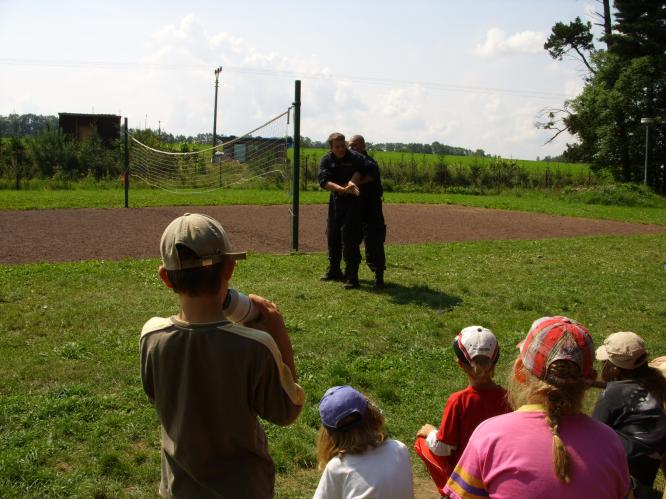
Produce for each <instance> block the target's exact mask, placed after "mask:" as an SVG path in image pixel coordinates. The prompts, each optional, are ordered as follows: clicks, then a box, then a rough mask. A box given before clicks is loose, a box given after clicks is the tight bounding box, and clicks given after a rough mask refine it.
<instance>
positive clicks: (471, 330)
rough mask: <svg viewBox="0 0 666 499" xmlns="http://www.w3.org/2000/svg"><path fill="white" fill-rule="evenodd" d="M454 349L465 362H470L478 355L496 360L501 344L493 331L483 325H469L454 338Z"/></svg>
mask: <svg viewBox="0 0 666 499" xmlns="http://www.w3.org/2000/svg"><path fill="white" fill-rule="evenodd" d="M453 350H454V351H455V352H456V356H457V357H458V358H459V359H460V360H461V361H463V362H465V363H469V362H470V361H471V360H472V359H473V358H474V357H476V356H477V355H483V356H485V357H488V358H489V359H490V360H492V361H493V362H495V361H496V360H497V357H498V356H499V345H498V343H497V338H495V335H494V334H493V332H492V331H491V330H490V329H488V328H485V327H483V326H468V327H466V328H464V329H463V330H462V331H460V332H459V333H458V336H456V337H455V339H454V340H453Z"/></svg>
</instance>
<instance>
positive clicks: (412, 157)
mask: <svg viewBox="0 0 666 499" xmlns="http://www.w3.org/2000/svg"><path fill="white" fill-rule="evenodd" d="M326 152H328V151H327V149H318V148H303V149H302V152H301V156H302V157H303V160H305V158H307V161H308V163H309V165H316V164H318V162H319V159H320V158H321V157H322V156H323V155H324V154H326ZM370 155H371V156H372V157H373V158H375V160H376V161H377V162H378V163H380V166H381V164H391V165H405V166H410V165H412V164H416V165H417V166H418V165H435V164H437V163H438V162H440V161H444V162H445V163H446V165H447V166H463V167H467V168H469V167H471V166H472V165H477V166H480V167H484V166H487V165H488V164H489V163H490V162H491V161H492V159H493V158H492V157H489V156H488V157H479V156H448V155H445V156H439V155H436V154H413V153H407V152H384V151H371V152H370ZM504 159H507V160H510V161H515V163H516V164H517V165H518V166H519V167H520V168H523V169H524V170H526V171H528V172H530V173H539V174H542V173H544V172H545V171H546V170H549V171H550V172H556V171H559V172H561V173H570V174H572V175H575V176H587V175H588V174H589V171H590V167H589V165H588V164H586V163H560V162H554V161H531V160H527V159H512V158H504Z"/></svg>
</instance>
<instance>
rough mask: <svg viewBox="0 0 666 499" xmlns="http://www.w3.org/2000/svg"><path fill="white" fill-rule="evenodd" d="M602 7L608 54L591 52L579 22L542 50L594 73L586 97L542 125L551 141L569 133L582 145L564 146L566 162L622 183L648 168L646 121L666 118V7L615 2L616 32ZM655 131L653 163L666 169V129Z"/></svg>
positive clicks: (556, 30)
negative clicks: (572, 55) (574, 57)
mask: <svg viewBox="0 0 666 499" xmlns="http://www.w3.org/2000/svg"><path fill="white" fill-rule="evenodd" d="M603 3H604V23H603V26H604V35H603V38H602V40H604V41H605V42H606V46H607V49H606V50H597V49H596V48H595V47H594V44H593V42H592V38H591V36H592V35H591V31H590V27H591V26H590V23H587V24H583V23H582V22H580V20H579V19H578V18H577V19H576V21H575V22H573V23H570V24H568V25H564V24H563V23H556V24H555V26H554V27H553V33H552V34H551V36H550V37H549V39H548V41H547V42H546V44H545V45H544V48H545V49H546V50H548V52H549V53H550V55H551V56H552V57H553V58H555V59H561V58H562V55H563V54H566V53H568V52H569V51H574V52H576V53H577V54H579V55H580V56H581V57H582V59H581V60H582V61H583V62H584V64H585V65H586V67H587V68H588V69H589V74H588V75H586V77H585V87H584V89H583V91H582V93H581V94H580V95H579V96H577V97H576V98H574V99H571V100H568V101H565V102H564V104H563V105H562V106H561V107H560V108H547V109H545V110H543V111H542V113H541V116H540V119H541V121H539V122H537V126H538V127H540V128H544V129H548V130H552V131H554V132H555V133H554V135H553V136H552V137H551V139H550V140H553V139H554V138H555V137H557V136H558V135H559V134H560V133H562V132H564V131H568V132H570V133H571V134H573V135H574V136H575V137H576V139H577V140H578V142H577V143H575V144H567V150H566V151H565V154H564V155H565V157H567V158H568V159H574V158H575V159H578V160H583V161H589V162H591V164H592V167H593V168H596V169H608V170H610V172H611V173H612V174H613V175H614V176H615V178H617V179H620V180H623V181H640V180H642V178H643V176H642V172H643V164H644V161H645V147H644V144H643V145H641V142H642V138H643V137H644V133H645V131H644V129H643V127H642V125H641V124H640V120H641V117H663V116H666V56H665V55H664V54H666V3H665V2H663V0H660V1H658V0H616V1H615V3H614V8H615V19H616V22H615V24H614V25H613V26H612V29H610V28H609V25H610V10H609V8H607V7H609V5H608V2H607V1H604V2H603ZM652 128H653V129H651V135H652V140H651V144H650V150H651V151H652V152H651V154H650V158H651V161H650V162H651V163H652V164H653V165H661V164H663V163H665V162H666V158H665V157H664V124H663V123H657V124H656V125H655V126H653V127H652ZM652 171H653V175H651V176H650V179H649V180H650V183H651V184H652V185H653V186H657V185H658V184H659V183H661V185H662V186H663V183H664V180H665V179H664V175H663V173H662V170H661V169H659V170H657V169H655V168H653V169H652Z"/></svg>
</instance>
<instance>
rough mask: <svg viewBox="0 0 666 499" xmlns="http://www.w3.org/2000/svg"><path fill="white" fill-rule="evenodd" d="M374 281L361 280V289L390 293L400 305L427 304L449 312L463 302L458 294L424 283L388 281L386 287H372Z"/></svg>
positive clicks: (440, 310) (393, 300) (392, 298)
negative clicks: (409, 283)
mask: <svg viewBox="0 0 666 499" xmlns="http://www.w3.org/2000/svg"><path fill="white" fill-rule="evenodd" d="M373 282H374V281H366V280H362V281H361V288H360V291H365V292H368V293H377V294H382V295H388V296H389V297H390V300H391V301H392V302H393V303H396V304H398V305H408V304H414V305H427V306H428V307H430V308H432V309H433V310H437V311H438V312H440V313H441V312H447V311H449V310H451V309H453V308H454V307H456V306H458V305H460V304H461V303H462V299H461V298H459V297H457V296H451V295H447V294H446V293H442V292H441V291H438V290H436V289H432V288H431V287H429V286H426V285H424V284H419V285H417V286H404V285H402V284H399V283H395V282H390V281H386V286H385V287H384V289H381V290H375V289H372V285H373Z"/></svg>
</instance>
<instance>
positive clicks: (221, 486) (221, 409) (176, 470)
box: [140, 214, 304, 498]
mask: <svg viewBox="0 0 666 499" xmlns="http://www.w3.org/2000/svg"><path fill="white" fill-rule="evenodd" d="M160 252H161V256H162V265H161V266H160V268H159V275H160V277H161V278H162V280H163V281H164V283H165V285H166V286H167V287H168V288H171V289H173V290H174V291H175V292H176V293H177V294H178V298H179V300H180V305H181V309H180V312H179V313H178V314H177V315H174V316H171V317H165V318H163V317H153V318H152V319H150V320H149V321H148V322H147V323H146V324H145V325H144V326H143V329H142V331H141V339H140V347H141V381H142V383H143V388H144V391H145V392H146V395H147V396H148V398H149V400H150V401H151V403H152V404H154V406H155V410H156V412H157V415H158V417H159V419H160V422H161V427H162V438H161V440H162V450H161V461H162V473H161V483H160V488H159V492H160V495H162V496H163V497H188V498H189V497H197V498H199V497H204V498H205V497H220V496H222V497H251V498H270V497H273V494H274V490H273V489H274V480H275V468H274V465H273V461H272V459H271V457H270V455H269V454H268V450H267V445H266V436H265V434H264V431H263V429H262V427H261V425H260V424H259V421H258V418H257V416H259V417H261V418H263V419H266V420H268V421H271V422H273V423H275V424H278V425H287V424H289V423H291V422H293V421H294V420H295V419H296V418H297V417H298V414H299V413H300V410H301V408H302V405H303V401H304V394H303V390H302V389H301V387H300V386H298V385H297V384H296V383H295V379H296V371H295V366H294V359H293V352H292V348H291V343H290V341H289V337H288V336H287V332H286V328H285V326H284V321H283V320H282V317H281V315H280V313H279V312H278V310H277V308H276V307H275V305H274V304H273V303H271V302H269V301H268V300H265V299H263V298H260V297H258V296H254V295H251V296H250V299H251V300H252V304H253V306H254V307H256V308H257V309H258V311H259V314H260V318H259V320H258V322H255V323H253V324H252V327H247V326H243V325H240V324H233V323H231V322H230V321H228V320H226V319H225V317H224V312H223V308H222V303H223V302H224V299H225V297H226V295H227V292H228V289H229V280H230V279H231V276H232V274H233V271H234V266H235V261H236V260H237V259H242V258H245V253H238V252H233V251H232V248H231V243H230V241H229V238H228V237H227V235H226V233H225V231H224V229H223V228H222V226H221V225H220V224H219V222H217V221H216V220H215V219H213V218H211V217H208V216H206V215H200V214H185V215H183V216H182V217H178V218H176V219H175V220H174V221H172V222H171V223H170V224H169V225H168V226H167V228H166V229H165V231H164V233H163V234H162V239H161V242H160Z"/></svg>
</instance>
